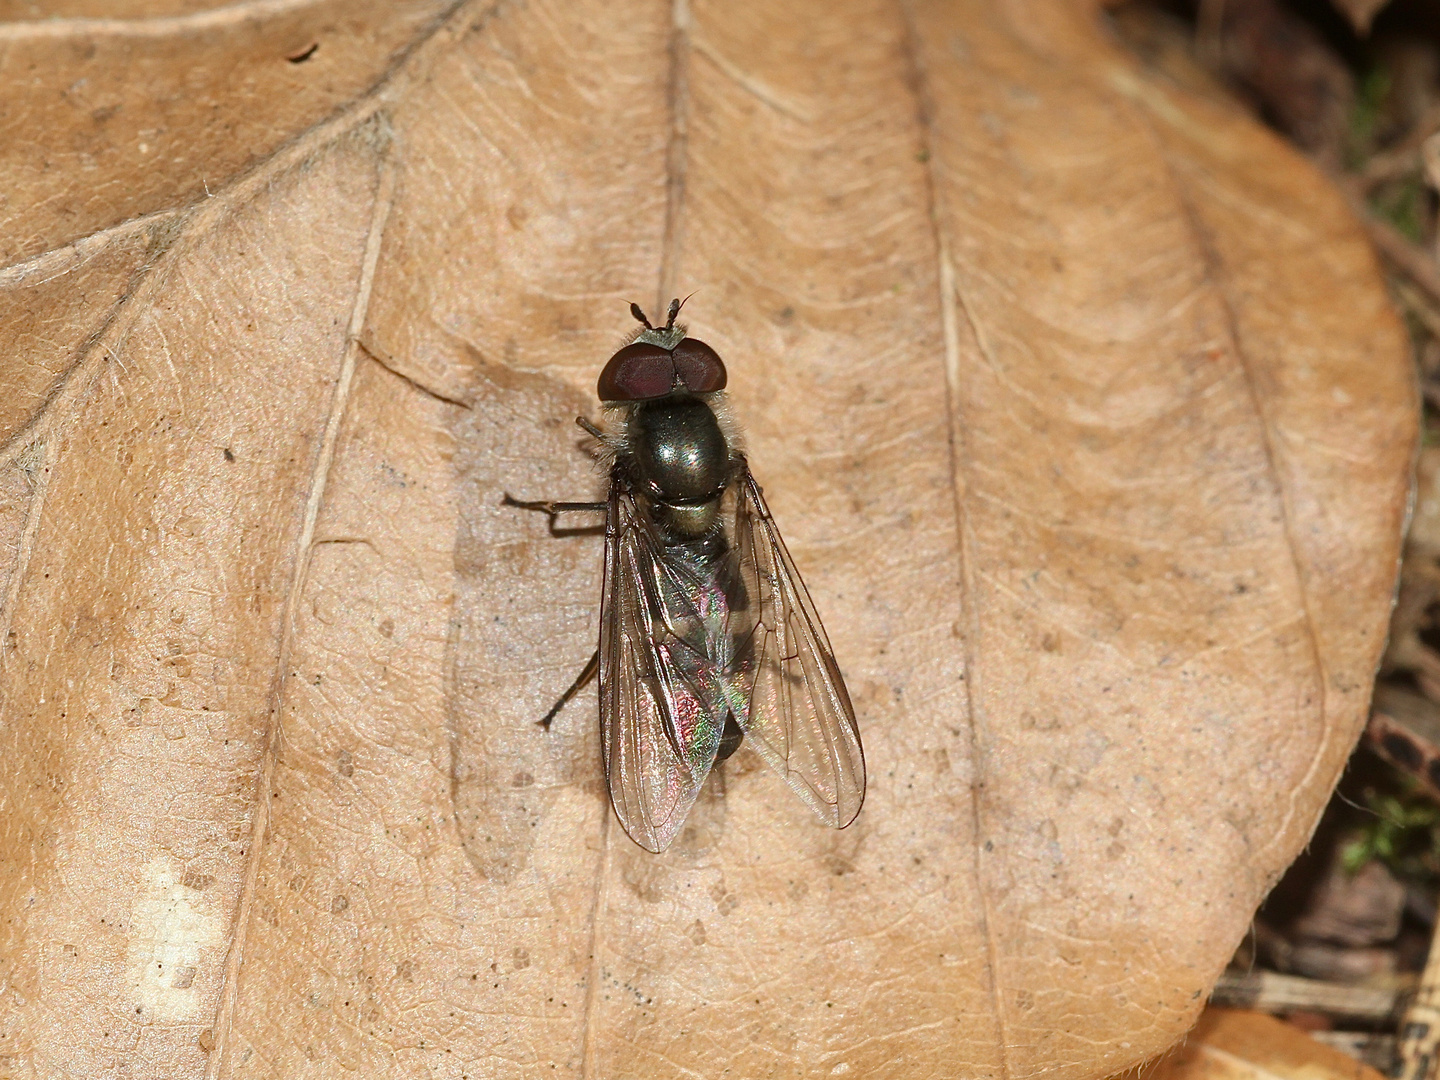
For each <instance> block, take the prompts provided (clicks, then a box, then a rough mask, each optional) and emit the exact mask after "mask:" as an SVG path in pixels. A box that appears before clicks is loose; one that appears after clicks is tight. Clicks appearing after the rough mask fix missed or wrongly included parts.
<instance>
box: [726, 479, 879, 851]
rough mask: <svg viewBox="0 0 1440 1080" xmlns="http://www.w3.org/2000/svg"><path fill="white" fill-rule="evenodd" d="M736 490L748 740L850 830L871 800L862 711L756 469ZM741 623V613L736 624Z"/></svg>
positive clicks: (736, 666)
mask: <svg viewBox="0 0 1440 1080" xmlns="http://www.w3.org/2000/svg"><path fill="white" fill-rule="evenodd" d="M737 486H738V489H739V490H738V491H737V493H736V500H735V535H734V537H733V543H734V545H735V552H736V556H737V569H738V572H739V575H740V581H741V585H742V590H741V591H742V594H743V596H744V597H745V603H746V609H747V610H746V611H745V613H744V616H743V617H744V618H747V619H753V620H754V625H753V627H751V628H749V630H748V634H747V635H746V636H745V637H743V638H742V639H741V640H740V642H739V644H738V646H737V648H736V656H735V660H734V663H733V668H732V670H734V671H735V672H736V673H737V676H738V678H739V679H740V680H741V682H742V689H743V691H744V693H745V697H746V699H747V701H748V708H747V709H744V710H743V712H744V713H745V715H743V716H741V715H737V716H736V720H737V721H738V722H739V724H740V726H741V727H742V728H743V729H744V730H745V741H746V742H747V743H748V744H749V745H750V746H751V747H753V748H754V749H755V751H756V752H757V753H759V755H760V756H761V757H762V758H763V759H764V760H765V761H766V762H767V763H768V764H769V765H770V767H771V768H773V769H774V770H775V771H776V772H778V773H779V774H780V775H781V776H783V777H784V778H785V782H786V783H787V784H789V785H790V787H791V788H793V789H794V791H795V793H796V794H797V795H799V796H800V798H801V799H803V800H804V801H805V804H806V805H807V806H809V807H810V809H811V810H813V811H815V813H816V815H817V816H819V818H820V820H821V821H823V822H825V824H827V825H829V826H831V827H832V828H836V829H843V828H844V827H845V826H846V825H849V824H850V822H852V821H854V820H855V815H856V814H858V813H860V804H861V803H862V802H863V801H864V800H865V755H864V752H863V751H862V750H861V748H860V729H859V727H858V726H857V725H856V723H855V709H854V707H853V706H852V705H851V704H850V695H849V693H847V692H846V690H845V681H844V679H843V678H841V676H840V669H839V668H838V667H837V666H836V664H835V655H834V653H833V652H832V651H831V649H830V641H829V639H828V638H826V636H825V628H824V627H823V626H821V625H820V617H819V616H818V615H817V614H816V613H815V605H814V604H813V603H812V602H811V600H810V594H809V593H808V592H806V591H805V583H804V582H803V581H801V580H800V572H799V571H798V570H796V569H795V563H794V562H793V561H792V560H791V558H790V553H789V552H788V551H787V550H785V541H783V540H781V539H780V532H779V530H777V529H776V528H775V519H774V518H772V517H771V516H770V509H769V507H767V506H766V505H765V498H764V496H763V495H761V493H760V486H759V485H758V484H756V483H755V479H754V477H752V476H751V475H750V472H749V470H748V469H745V470H744V471H743V474H742V475H741V477H740V478H739V480H738V481H737ZM737 606H738V604H737ZM741 621H742V615H741V612H739V611H737V612H736V618H735V619H734V620H733V624H734V625H737V626H738V624H739V623H740V622H741Z"/></svg>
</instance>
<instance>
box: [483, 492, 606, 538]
mask: <svg viewBox="0 0 1440 1080" xmlns="http://www.w3.org/2000/svg"><path fill="white" fill-rule="evenodd" d="M501 501H502V503H503V504H504V505H505V506H513V507H515V508H516V509H519V510H534V511H536V512H538V513H541V514H544V515H545V516H546V517H548V518H549V519H550V535H551V536H577V535H580V534H581V533H595V532H599V531H600V530H601V529H602V528H604V526H602V525H590V526H586V527H585V528H581V529H557V528H556V527H555V520H556V518H558V517H559V516H560V515H561V514H603V513H604V512H605V511H606V510H607V509H608V508H609V504H608V503H603V502H551V501H548V500H545V499H537V500H535V501H534V502H521V501H520V500H519V499H517V498H515V497H514V496H513V495H511V494H510V493H509V492H508V491H507V492H506V493H505V498H504V499H503V500H501Z"/></svg>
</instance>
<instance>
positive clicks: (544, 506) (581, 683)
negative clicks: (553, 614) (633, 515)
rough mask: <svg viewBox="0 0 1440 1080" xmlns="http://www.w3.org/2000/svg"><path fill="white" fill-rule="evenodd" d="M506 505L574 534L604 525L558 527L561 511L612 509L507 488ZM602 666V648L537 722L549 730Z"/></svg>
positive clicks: (559, 533)
mask: <svg viewBox="0 0 1440 1080" xmlns="http://www.w3.org/2000/svg"><path fill="white" fill-rule="evenodd" d="M504 505H506V506H513V507H515V508H516V509H519V510H535V511H538V512H539V513H541V514H544V515H545V516H546V517H548V518H549V519H550V535H551V536H575V535H577V534H580V533H593V532H596V531H598V530H599V529H601V528H603V527H604V526H591V527H590V528H585V529H557V528H555V519H556V518H557V517H558V516H559V515H561V514H583V513H590V514H598V513H603V512H604V511H605V510H608V509H609V504H608V503H603V502H551V501H546V500H544V499H539V500H536V501H534V502H521V501H520V500H519V499H516V498H514V497H513V496H512V495H511V494H510V493H509V492H508V491H507V492H506V493H505V499H504ZM599 670H600V650H599V649H596V650H595V652H594V653H593V654H592V655H591V657H590V659H589V660H587V661H586V662H585V666H584V667H583V668H581V669H580V674H579V675H577V676H575V681H574V682H572V683H571V684H570V685H569V686H568V687H567V688H566V690H565V692H564V693H563V694H561V695H560V700H559V701H557V702H555V704H554V705H552V706H550V711H549V712H547V713H546V714H545V715H544V716H542V717H541V718H540V719H539V720H537V721H535V722H536V723H537V724H539V725H540V726H541V727H542V728H544V729H545V730H546V731H549V730H550V723H551V721H552V720H554V719H555V717H556V715H557V714H558V713H559V712H560V710H561V709H563V708H564V707H565V705H566V703H568V702H569V700H570V699H571V698H573V697H574V696H575V695H576V694H578V693H579V692H580V691H581V690H583V689H585V687H586V686H587V685H588V684H589V682H590V680H591V679H593V678H595V674H596V673H597V672H598V671H599Z"/></svg>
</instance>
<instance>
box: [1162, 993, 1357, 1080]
mask: <svg viewBox="0 0 1440 1080" xmlns="http://www.w3.org/2000/svg"><path fill="white" fill-rule="evenodd" d="M1141 1075H1143V1076H1144V1077H1145V1080H1381V1077H1382V1076H1383V1074H1382V1073H1380V1072H1378V1071H1377V1070H1375V1069H1372V1068H1371V1067H1370V1066H1368V1065H1362V1064H1361V1063H1360V1062H1358V1061H1356V1060H1355V1059H1354V1058H1352V1057H1350V1056H1349V1055H1347V1054H1345V1053H1343V1052H1341V1051H1340V1050H1336V1049H1334V1048H1333V1047H1329V1046H1324V1045H1322V1044H1321V1043H1319V1042H1317V1041H1316V1040H1314V1039H1312V1038H1311V1037H1310V1036H1309V1035H1307V1034H1305V1032H1303V1031H1301V1030H1300V1029H1299V1028H1296V1027H1292V1026H1291V1025H1289V1024H1287V1023H1285V1022H1284V1021H1282V1020H1277V1019H1275V1018H1274V1017H1273V1016H1266V1015H1265V1014H1264V1013H1258V1012H1249V1011H1247V1010H1244V1009H1207V1010H1205V1015H1204V1016H1202V1017H1201V1018H1200V1022H1199V1023H1198V1024H1196V1025H1195V1030H1194V1031H1192V1032H1191V1033H1190V1035H1189V1036H1188V1037H1187V1038H1186V1040H1185V1043H1184V1045H1183V1046H1180V1047H1178V1048H1176V1050H1175V1051H1174V1052H1173V1053H1171V1054H1168V1055H1167V1056H1166V1057H1165V1059H1164V1060H1163V1061H1161V1062H1160V1063H1159V1064H1158V1066H1157V1067H1156V1068H1154V1069H1146V1070H1144V1071H1143V1072H1142V1073H1141Z"/></svg>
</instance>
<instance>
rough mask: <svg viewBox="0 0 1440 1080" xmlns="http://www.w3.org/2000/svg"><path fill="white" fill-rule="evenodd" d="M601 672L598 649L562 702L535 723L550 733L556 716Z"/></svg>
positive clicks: (571, 685)
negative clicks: (551, 723)
mask: <svg viewBox="0 0 1440 1080" xmlns="http://www.w3.org/2000/svg"><path fill="white" fill-rule="evenodd" d="M599 670H600V650H599V649H596V650H595V652H594V653H593V654H591V656H590V659H589V660H587V661H586V662H585V666H584V667H583V668H581V669H580V674H579V675H576V676H575V681H574V682H572V683H571V684H570V686H569V687H568V688H567V689H566V691H565V692H564V693H563V694H561V695H560V700H559V701H557V702H555V704H554V705H552V706H550V711H549V712H547V713H546V714H545V715H544V716H542V717H541V718H540V719H539V720H536V721H535V722H536V723H537V724H539V725H540V726H541V727H543V728H544V729H545V730H546V731H549V730H550V721H552V720H554V719H555V716H556V714H557V713H559V711H560V710H561V709H563V708H564V707H565V703H566V702H568V701H569V700H570V699H571V698H572V697H574V696H575V695H576V694H578V693H579V692H580V691H581V690H583V689H585V686H586V684H588V683H589V682H590V680H591V679H593V678H595V673H596V672H598V671H599Z"/></svg>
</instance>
